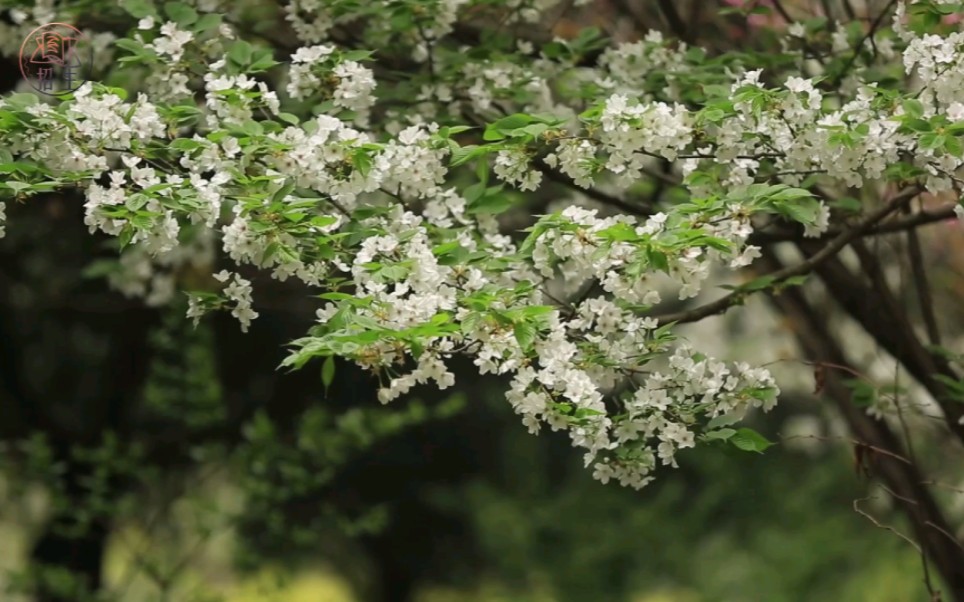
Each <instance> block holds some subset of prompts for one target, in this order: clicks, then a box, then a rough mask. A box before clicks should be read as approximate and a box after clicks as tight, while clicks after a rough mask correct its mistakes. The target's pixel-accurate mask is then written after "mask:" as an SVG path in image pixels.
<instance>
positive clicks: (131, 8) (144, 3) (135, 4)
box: [117, 0, 157, 42]
mask: <svg viewBox="0 0 964 602" xmlns="http://www.w3.org/2000/svg"><path fill="white" fill-rule="evenodd" d="M120 6H121V8H123V9H124V10H126V11H127V13H128V14H129V15H130V16H132V17H134V18H135V19H143V18H144V17H148V16H155V17H156V16H157V11H155V10H154V5H153V4H152V3H151V2H149V1H148V0H121V2H120ZM117 41H118V42H119V41H120V40H117Z"/></svg>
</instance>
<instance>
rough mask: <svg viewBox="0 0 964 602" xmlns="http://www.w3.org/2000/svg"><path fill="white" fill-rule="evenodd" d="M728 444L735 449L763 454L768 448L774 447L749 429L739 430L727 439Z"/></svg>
mask: <svg viewBox="0 0 964 602" xmlns="http://www.w3.org/2000/svg"><path fill="white" fill-rule="evenodd" d="M729 442H730V443H732V444H733V446H734V447H736V448H737V449H741V450H743V451H749V452H757V453H761V454H762V453H763V452H764V450H766V449H767V448H768V447H770V446H772V445H774V444H773V442H772V441H768V440H767V438H766V437H764V436H763V435H761V434H760V433H758V432H756V431H754V430H753V429H749V428H746V427H744V428H741V429H740V430H738V431H736V433H735V434H734V435H733V436H731V437H730V438H729Z"/></svg>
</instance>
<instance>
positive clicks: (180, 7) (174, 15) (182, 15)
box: [164, 2, 197, 27]
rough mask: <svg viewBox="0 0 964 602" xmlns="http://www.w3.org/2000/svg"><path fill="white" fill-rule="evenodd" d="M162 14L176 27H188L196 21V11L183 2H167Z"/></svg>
mask: <svg viewBox="0 0 964 602" xmlns="http://www.w3.org/2000/svg"><path fill="white" fill-rule="evenodd" d="M164 14H166V15H167V16H168V17H169V18H170V19H171V21H174V22H175V23H177V24H178V25H183V26H185V27H186V26H188V25H192V24H193V23H194V22H195V21H197V11H196V10H194V9H193V8H192V7H191V6H189V5H187V4H185V3H183V2H168V3H166V4H165V5H164Z"/></svg>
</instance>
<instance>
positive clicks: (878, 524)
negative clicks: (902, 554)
mask: <svg viewBox="0 0 964 602" xmlns="http://www.w3.org/2000/svg"><path fill="white" fill-rule="evenodd" d="M875 499H877V498H876V497H865V498H860V499H856V500H854V512H856V513H857V514H859V515H861V516H863V517H865V518H866V519H867V520H869V521H870V522H872V523H874V526H875V527H878V528H880V529H883V530H885V531H890V532H891V533H893V534H894V535H896V536H897V537H899V538H901V539H903V540H904V541H906V542H907V543H909V544H910V545H912V546H914V549H915V550H917V553H918V554H921V553H922V552H921V548H920V546H919V545H917V542H915V541H914V540H913V539H911V538H909V537H907V536H906V535H904V534H903V533H901V532H900V531H898V530H897V529H895V528H893V527H891V526H889V525H884V524H882V523H881V522H880V521H878V520H877V519H876V518H874V517H873V516H871V515H870V514H868V513H867V512H865V511H864V510H863V509H862V508H861V507H860V502H866V501H869V500H875Z"/></svg>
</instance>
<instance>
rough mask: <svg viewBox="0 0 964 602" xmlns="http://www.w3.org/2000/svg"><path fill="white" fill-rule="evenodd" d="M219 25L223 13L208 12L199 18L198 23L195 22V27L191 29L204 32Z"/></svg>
mask: <svg viewBox="0 0 964 602" xmlns="http://www.w3.org/2000/svg"><path fill="white" fill-rule="evenodd" d="M219 25H221V15H218V14H215V13H208V14H206V15H203V16H202V17H201V18H200V19H198V21H197V23H195V24H194V27H192V28H191V29H192V30H194V33H203V32H205V31H208V30H209V29H214V28H215V27H218V26H219Z"/></svg>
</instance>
